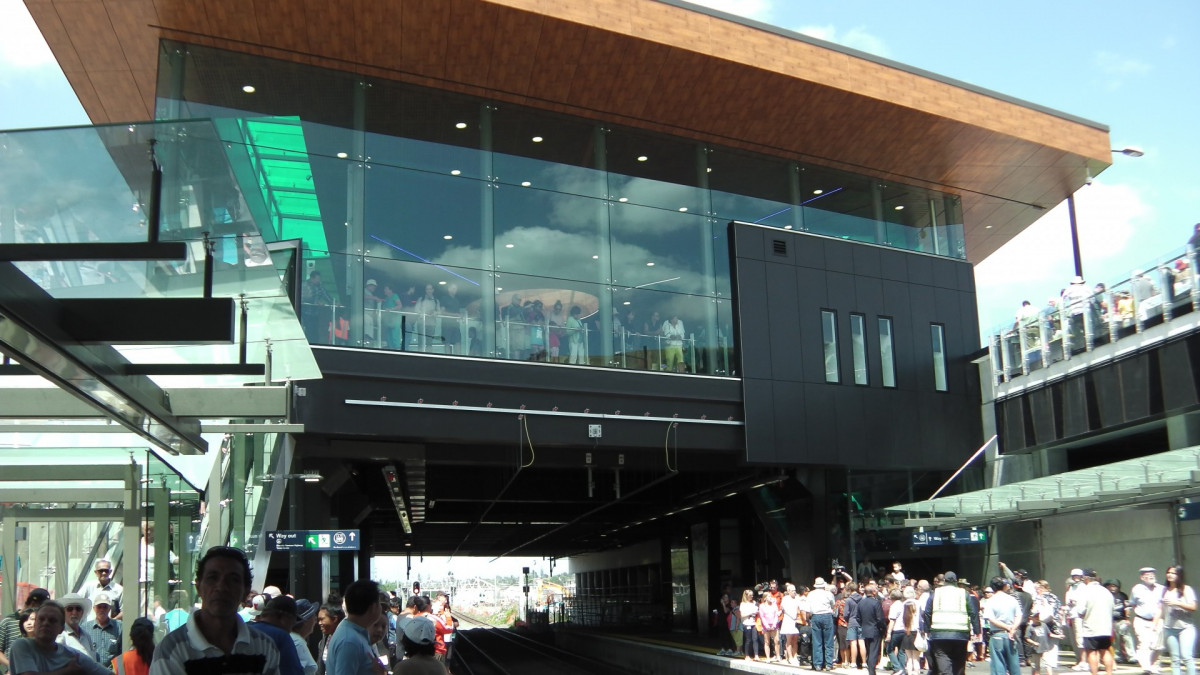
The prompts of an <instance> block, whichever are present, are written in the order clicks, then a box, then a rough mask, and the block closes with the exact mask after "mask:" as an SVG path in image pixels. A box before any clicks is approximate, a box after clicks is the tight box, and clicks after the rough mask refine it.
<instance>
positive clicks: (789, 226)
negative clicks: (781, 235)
mask: <svg viewBox="0 0 1200 675" xmlns="http://www.w3.org/2000/svg"><path fill="white" fill-rule="evenodd" d="M783 229H785V230H790V229H792V226H791V225H784V226H783Z"/></svg>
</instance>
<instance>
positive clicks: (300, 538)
mask: <svg viewBox="0 0 1200 675" xmlns="http://www.w3.org/2000/svg"><path fill="white" fill-rule="evenodd" d="M359 539H361V534H360V533H359V531H358V530H274V531H270V532H267V550H268V551H357V550H359Z"/></svg>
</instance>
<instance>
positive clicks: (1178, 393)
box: [1158, 341, 1200, 410]
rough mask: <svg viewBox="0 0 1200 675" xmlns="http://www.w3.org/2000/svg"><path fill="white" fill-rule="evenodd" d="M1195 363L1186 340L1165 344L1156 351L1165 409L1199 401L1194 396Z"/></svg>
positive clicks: (1185, 405) (1172, 408)
mask: <svg viewBox="0 0 1200 675" xmlns="http://www.w3.org/2000/svg"><path fill="white" fill-rule="evenodd" d="M1195 366H1196V363H1195V361H1193V360H1192V354H1191V349H1190V345H1189V343H1188V342H1187V341H1180V342H1173V343H1171V344H1168V345H1165V346H1164V347H1163V348H1162V349H1160V350H1159V353H1158V367H1159V373H1160V376H1161V378H1162V397H1163V406H1164V407H1165V408H1166V409H1167V410H1174V409H1176V408H1185V407H1187V406H1191V405H1196V403H1200V400H1197V396H1196V367H1195Z"/></svg>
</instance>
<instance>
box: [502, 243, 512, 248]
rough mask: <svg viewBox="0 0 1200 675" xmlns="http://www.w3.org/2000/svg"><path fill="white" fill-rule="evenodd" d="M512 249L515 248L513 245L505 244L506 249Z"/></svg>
mask: <svg viewBox="0 0 1200 675" xmlns="http://www.w3.org/2000/svg"><path fill="white" fill-rule="evenodd" d="M512 247H513V244H505V245H504V248H512Z"/></svg>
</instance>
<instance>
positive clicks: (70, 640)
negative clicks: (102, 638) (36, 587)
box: [55, 593, 98, 661]
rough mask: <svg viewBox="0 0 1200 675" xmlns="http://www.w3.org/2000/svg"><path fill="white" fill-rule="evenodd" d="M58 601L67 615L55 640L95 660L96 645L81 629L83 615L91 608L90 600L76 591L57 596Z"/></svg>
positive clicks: (96, 658)
mask: <svg viewBox="0 0 1200 675" xmlns="http://www.w3.org/2000/svg"><path fill="white" fill-rule="evenodd" d="M59 603H60V604H61V605H62V606H63V609H64V610H66V615H67V616H66V621H64V622H63V630H62V632H61V633H59V635H58V639H57V640H55V641H56V642H58V643H59V644H61V645H66V646H67V647H70V648H71V649H74V650H75V651H77V652H79V653H81V654H84V655H86V656H88V657H90V658H91V659H92V660H93V661H97V660H98V657H97V656H96V645H94V644H92V636H91V635H89V634H88V632H87V631H85V630H84V629H83V617H85V616H87V614H88V611H90V610H91V609H92V603H91V601H90V600H88V599H87V598H85V597H83V596H82V595H80V594H78V593H69V594H67V595H64V596H62V597H61V598H59Z"/></svg>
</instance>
